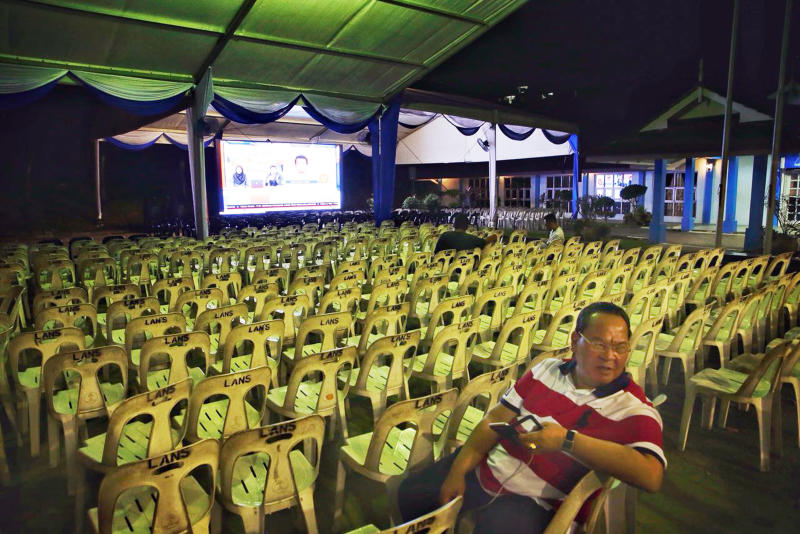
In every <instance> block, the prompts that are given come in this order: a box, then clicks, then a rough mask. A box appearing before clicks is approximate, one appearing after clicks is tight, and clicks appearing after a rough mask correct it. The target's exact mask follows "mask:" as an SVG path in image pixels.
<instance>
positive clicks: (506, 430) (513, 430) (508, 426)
mask: <svg viewBox="0 0 800 534" xmlns="http://www.w3.org/2000/svg"><path fill="white" fill-rule="evenodd" d="M528 421H533V430H541V429H542V428H543V427H542V424H541V423H540V422H539V420H538V419H536V416H535V415H533V414H529V415H526V416H525V417H523V418H522V419H520V420H519V421H515V422H513V423H489V428H491V429H492V430H494V431H495V432H497V434H499V435H500V436H501V437H503V438H505V439H508V440H511V441H519V440H518V439H517V436H519V434H520V430H518V428H519V427H520V425H521V424H522V423H526V422H528ZM521 430H522V432H525V430H524V429H521Z"/></svg>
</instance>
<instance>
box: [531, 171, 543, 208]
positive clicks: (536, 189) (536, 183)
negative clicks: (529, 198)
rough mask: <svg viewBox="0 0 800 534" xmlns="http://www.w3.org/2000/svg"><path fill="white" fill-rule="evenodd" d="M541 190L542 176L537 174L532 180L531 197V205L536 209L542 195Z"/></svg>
mask: <svg viewBox="0 0 800 534" xmlns="http://www.w3.org/2000/svg"><path fill="white" fill-rule="evenodd" d="M541 190H542V175H541V174H537V175H536V176H534V178H533V197H534V200H533V205H534V207H537V208H538V207H539V202H540V200H539V195H541V194H542V193H541Z"/></svg>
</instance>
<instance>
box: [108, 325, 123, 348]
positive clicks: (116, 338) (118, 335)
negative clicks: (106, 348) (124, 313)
mask: <svg viewBox="0 0 800 534" xmlns="http://www.w3.org/2000/svg"><path fill="white" fill-rule="evenodd" d="M111 342H112V343H113V344H115V345H124V344H125V329H124V328H119V329H117V330H112V331H111Z"/></svg>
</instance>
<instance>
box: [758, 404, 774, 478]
mask: <svg viewBox="0 0 800 534" xmlns="http://www.w3.org/2000/svg"><path fill="white" fill-rule="evenodd" d="M770 401H771V399H770ZM755 409H756V417H757V418H758V441H759V448H760V450H761V465H760V467H761V471H762V472H766V471H769V452H770V432H771V430H772V429H771V423H772V413H771V412H772V410H771V406H770V402H769V401H767V399H760V402H758V403H756V405H755Z"/></svg>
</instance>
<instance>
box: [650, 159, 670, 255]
mask: <svg viewBox="0 0 800 534" xmlns="http://www.w3.org/2000/svg"><path fill="white" fill-rule="evenodd" d="M666 183H667V165H666V163H665V162H664V160H663V159H657V160H656V161H655V169H654V171H653V218H652V219H651V220H650V241H651V242H652V243H663V242H664V241H666V239H667V228H666V226H664V201H665V198H664V197H665V195H666V185H667V184H666Z"/></svg>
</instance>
